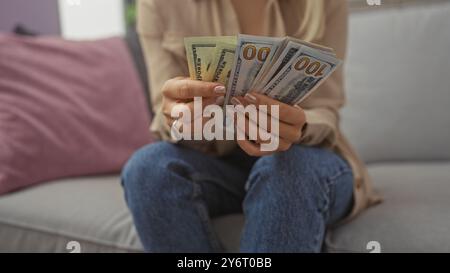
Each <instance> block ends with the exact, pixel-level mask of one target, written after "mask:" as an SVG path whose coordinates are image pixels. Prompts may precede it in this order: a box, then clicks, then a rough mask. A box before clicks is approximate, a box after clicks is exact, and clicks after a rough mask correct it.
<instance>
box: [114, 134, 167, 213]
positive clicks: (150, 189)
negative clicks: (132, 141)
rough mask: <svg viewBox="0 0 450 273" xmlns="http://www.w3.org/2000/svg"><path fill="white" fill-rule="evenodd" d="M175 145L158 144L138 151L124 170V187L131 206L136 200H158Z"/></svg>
mask: <svg viewBox="0 0 450 273" xmlns="http://www.w3.org/2000/svg"><path fill="white" fill-rule="evenodd" d="M172 146H173V145H172V144H170V143H166V142H158V143H154V144H150V145H147V146H144V147H142V148H141V149H139V150H138V151H136V152H135V153H134V154H133V155H132V156H131V158H130V159H129V160H128V162H127V163H126V164H125V166H124V168H123V170H122V185H123V188H124V190H125V196H126V199H127V201H128V203H129V204H130V205H132V203H134V201H135V200H139V202H142V199H143V198H145V199H151V200H157V197H158V196H159V192H160V190H161V187H162V186H163V184H164V182H166V180H167V175H168V170H167V167H166V166H167V164H168V162H169V160H170V158H171V154H173V147H172Z"/></svg>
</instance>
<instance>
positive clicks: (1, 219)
mask: <svg viewBox="0 0 450 273" xmlns="http://www.w3.org/2000/svg"><path fill="white" fill-rule="evenodd" d="M70 241H78V242H79V243H80V244H81V251H82V252H134V251H141V245H140V242H139V240H138V238H137V235H136V232H135V230H134V226H133V222H132V219H131V215H130V214H129V212H128V209H127V207H126V204H125V201H124V198H123V191H122V188H121V186H120V179H119V177H118V176H104V177H85V178H75V179H67V180H63V181H55V182H50V183H46V184H43V185H40V186H36V187H32V188H29V189H26V190H23V191H19V192H15V193H12V194H9V195H5V196H2V197H1V198H0V252H11V251H14V252H69V251H68V250H66V245H67V243H68V242H70Z"/></svg>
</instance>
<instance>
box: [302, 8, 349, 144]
mask: <svg viewBox="0 0 450 273" xmlns="http://www.w3.org/2000/svg"><path fill="white" fill-rule="evenodd" d="M326 3H327V5H326V20H325V23H326V27H325V33H324V35H323V38H322V39H321V40H319V41H316V42H317V43H320V44H323V45H325V46H328V47H331V48H333V49H335V51H336V54H337V56H338V58H339V59H341V60H344V59H345V55H346V47H347V12H348V11H347V3H346V1H345V0H333V1H327V2H326ZM343 78H344V77H343V66H342V65H341V67H340V68H338V69H337V70H336V71H335V72H334V73H333V74H332V75H331V76H330V77H329V78H328V79H327V80H326V81H325V82H324V83H323V84H322V85H321V86H320V87H319V88H318V89H317V90H316V91H314V93H313V94H312V95H311V96H310V97H308V98H307V99H306V100H305V101H304V102H303V103H302V104H301V106H302V107H303V108H304V109H305V114H306V121H307V126H306V128H305V131H304V134H303V136H302V139H301V140H300V143H302V144H305V145H321V146H327V147H332V146H334V145H335V144H336V138H337V136H338V130H339V109H340V108H341V107H342V106H343V105H344V103H345V94H344V82H343Z"/></svg>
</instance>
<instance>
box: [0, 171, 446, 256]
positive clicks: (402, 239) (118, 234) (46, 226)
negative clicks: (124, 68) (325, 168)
mask: <svg viewBox="0 0 450 273" xmlns="http://www.w3.org/2000/svg"><path fill="white" fill-rule="evenodd" d="M369 172H370V174H371V176H372V177H373V178H374V181H375V185H376V186H377V188H378V189H379V191H380V192H381V193H382V194H383V195H384V197H385V202H384V203H383V204H381V205H379V206H377V207H374V208H372V209H369V210H368V211H367V212H366V213H364V214H363V215H361V216H360V217H359V218H357V219H356V220H355V221H352V222H350V223H348V224H346V225H345V226H343V227H340V228H338V229H336V230H335V231H333V232H332V233H331V235H330V236H329V237H328V240H327V244H328V251H331V252H336V251H351V252H366V250H365V246H366V244H367V242H368V241H373V240H376V241H379V242H380V243H381V245H382V250H383V251H386V252H396V251H419V252H424V251H450V237H449V236H448V234H449V233H450V217H449V216H450V214H449V211H450V198H449V195H450V162H448V163H431V162H430V163H403V164H401V163H389V164H376V165H373V166H371V167H370V168H369ZM243 224H244V218H243V216H242V215H229V216H224V217H221V218H219V219H215V220H214V221H213V225H214V227H215V230H216V232H217V234H218V235H219V238H220V239H221V241H222V242H223V245H224V246H225V248H226V249H227V250H228V251H232V252H237V251H238V250H239V240H240V233H241V230H242V227H243ZM72 240H76V241H79V242H80V243H81V246H82V251H83V252H139V251H141V245H140V243H139V240H138V237H137V235H136V231H135V229H134V227H133V224H132V219H131V216H130V214H129V212H128V210H127V207H126V204H125V202H124V200H123V190H122V188H121V186H120V182H119V177H117V176H107V177H96V178H90V177H87V178H77V179H69V180H64V181H56V182H53V183H47V184H44V185H41V186H38V187H34V188H30V189H28V190H25V191H22V192H18V193H15V194H11V195H7V196H3V197H2V198H0V252H11V251H14V252H67V250H66V244H67V243H68V242H69V241H72Z"/></svg>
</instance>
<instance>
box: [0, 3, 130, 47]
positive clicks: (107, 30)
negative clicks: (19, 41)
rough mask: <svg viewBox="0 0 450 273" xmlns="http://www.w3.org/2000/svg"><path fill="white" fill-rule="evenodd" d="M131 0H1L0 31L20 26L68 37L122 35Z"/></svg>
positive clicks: (41, 32)
mask: <svg viewBox="0 0 450 273" xmlns="http://www.w3.org/2000/svg"><path fill="white" fill-rule="evenodd" d="M133 2H134V1H122V0H38V1H29V0H1V1H0V31H11V30H13V29H14V28H15V27H16V26H17V25H22V26H24V27H26V28H28V29H31V30H33V31H36V32H39V33H40V34H50V35H62V36H63V37H65V38H69V39H92V38H104V37H109V36H117V35H123V34H124V33H125V31H126V26H127V23H131V21H132V18H133V16H134V3H133Z"/></svg>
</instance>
